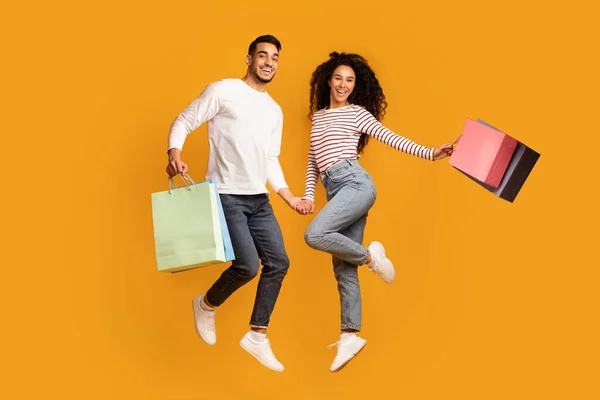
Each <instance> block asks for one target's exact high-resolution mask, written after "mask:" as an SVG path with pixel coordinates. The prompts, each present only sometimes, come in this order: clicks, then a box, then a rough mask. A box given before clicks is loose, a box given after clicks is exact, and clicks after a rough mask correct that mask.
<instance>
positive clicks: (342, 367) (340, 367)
mask: <svg viewBox="0 0 600 400" xmlns="http://www.w3.org/2000/svg"><path fill="white" fill-rule="evenodd" d="M366 345H367V342H365V344H363V347H361V348H360V349H358V351H357V352H356V354H355V355H353V356H352V357H350V358H349V359H348V361H346V362H345V363H343V364H342V365H340V366H339V367H337V369H334V370H333V371H331V372H340V371H341V370H342V369H344V367H345V366H346V365H348V363H349V362H350V361H352V360H354V359H355V358H356V356H357V355H358V354H359V353H360V352H361V351H362V349H364V348H365V346H366Z"/></svg>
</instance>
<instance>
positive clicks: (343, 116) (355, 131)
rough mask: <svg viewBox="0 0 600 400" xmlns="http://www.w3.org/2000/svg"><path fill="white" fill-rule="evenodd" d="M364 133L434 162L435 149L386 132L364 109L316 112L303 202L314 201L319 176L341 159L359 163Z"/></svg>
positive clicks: (354, 106)
mask: <svg viewBox="0 0 600 400" xmlns="http://www.w3.org/2000/svg"><path fill="white" fill-rule="evenodd" d="M361 133H365V134H367V135H369V136H371V137H373V138H375V139H377V140H379V141H380V142H383V143H385V144H387V145H388V146H391V147H393V148H395V149H396V150H399V151H402V152H404V153H408V154H411V155H413V156H416V157H420V158H424V159H427V160H430V161H433V151H434V150H435V149H433V148H429V147H425V146H421V145H419V144H417V143H415V142H413V141H411V140H409V139H407V138H405V137H403V136H400V135H397V134H395V133H394V132H392V131H390V130H389V129H387V128H386V127H385V126H383V125H382V124H381V123H380V122H379V121H377V120H376V119H375V117H374V116H373V114H371V113H370V112H369V111H367V110H366V109H365V108H364V107H361V106H357V105H354V104H351V105H348V106H345V107H340V108H333V109H327V108H325V109H322V110H319V111H317V112H316V113H314V115H313V119H312V129H311V133H310V150H309V151H308V167H307V168H306V181H305V187H306V189H305V192H304V197H303V199H310V200H313V201H314V194H315V187H316V185H317V181H318V179H319V174H321V173H322V172H324V171H325V170H327V168H329V167H331V166H333V165H335V164H337V163H338V162H340V161H342V160H356V159H358V157H359V155H358V154H357V148H358V141H359V139H360V135H361Z"/></svg>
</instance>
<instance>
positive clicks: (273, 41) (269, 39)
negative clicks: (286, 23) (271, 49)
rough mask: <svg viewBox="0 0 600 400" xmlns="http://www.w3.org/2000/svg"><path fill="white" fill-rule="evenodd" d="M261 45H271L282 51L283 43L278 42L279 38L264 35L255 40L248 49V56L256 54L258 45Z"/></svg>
mask: <svg viewBox="0 0 600 400" xmlns="http://www.w3.org/2000/svg"><path fill="white" fill-rule="evenodd" d="M259 43H271V44H272V45H274V46H275V47H277V51H281V42H279V40H277V38H276V37H275V36H273V35H262V36H259V37H257V38H256V39H254V41H253V42H252V43H250V46H249V47H248V54H254V51H256V45H257V44H259Z"/></svg>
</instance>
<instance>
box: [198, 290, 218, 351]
mask: <svg viewBox="0 0 600 400" xmlns="http://www.w3.org/2000/svg"><path fill="white" fill-rule="evenodd" d="M198 307H200V305H198ZM192 310H193V311H194V328H196V333H197V334H198V336H200V339H202V341H203V342H204V343H206V344H207V345H209V346H214V345H215V344H216V343H217V341H216V340H215V343H208V342H207V341H206V339H204V338H203V337H202V335H201V334H200V330H199V329H198V322H197V321H196V301H195V300H192Z"/></svg>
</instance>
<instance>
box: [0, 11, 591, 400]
mask: <svg viewBox="0 0 600 400" xmlns="http://www.w3.org/2000/svg"><path fill="white" fill-rule="evenodd" d="M301 3H302V5H300V4H301ZM319 3H321V2H317V1H314V0H310V1H304V2H293V3H292V2H289V4H288V3H287V2H286V3H285V4H278V3H260V2H250V3H248V2H241V1H222V2H204V1H184V0H175V1H170V2H167V3H162V4H161V5H158V4H159V3H154V2H143V1H128V2H123V3H122V2H117V1H114V0H106V1H103V2H87V3H83V2H75V1H71V2H66V1H58V2H52V3H49V2H44V3H42V2H29V3H26V4H25V3H22V4H17V3H16V2H13V3H12V4H9V5H4V6H3V12H2V15H1V16H0V22H1V23H0V30H1V32H0V33H2V36H1V37H2V39H1V40H2V49H3V50H2V54H3V61H2V66H1V67H0V68H2V74H0V79H1V80H2V103H3V104H2V107H1V112H2V137H3V142H4V152H3V153H4V158H3V166H4V170H5V175H4V178H5V179H4V184H3V185H2V186H3V189H2V207H1V210H2V221H3V222H2V224H3V225H2V226H3V228H4V229H3V230H2V231H3V240H2V248H3V250H2V255H3V257H2V266H3V276H2V279H1V285H2V287H1V288H0V289H1V290H0V296H2V298H1V299H0V300H1V301H0V304H1V307H2V308H1V310H0V311H1V312H2V313H1V314H0V315H2V319H3V324H2V325H3V328H2V333H1V335H2V340H1V343H2V353H1V354H2V365H3V369H4V371H3V373H2V374H1V376H2V378H1V379H2V384H1V385H0V396H1V397H3V398H7V399H9V398H10V399H13V398H14V399H16V398H23V399H25V398H26V399H42V398H56V399H67V398H69V399H71V398H72V399H215V398H218V399H238V398H247V397H248V396H253V397H257V398H263V399H296V398H297V399H328V398H347V399H359V398H360V399H362V398H366V396H372V397H374V398H385V399H388V398H402V399H411V400H420V399H462V400H466V399H596V398H599V397H600V390H599V389H598V385H597V379H598V372H599V367H598V359H599V358H600V352H599V345H598V337H599V333H600V332H599V329H598V322H597V320H598V306H599V305H600V302H599V296H598V278H599V272H598V264H599V263H598V261H597V246H598V228H597V227H598V223H599V222H600V221H599V218H598V211H597V204H598V197H597V188H596V182H597V180H598V166H597V162H596V159H595V158H596V157H595V156H596V150H597V149H598V146H599V145H600V141H599V139H598V133H599V132H598V121H597V115H598V98H597V95H598V93H599V89H600V87H599V86H600V85H599V82H598V71H599V70H600V65H599V63H598V56H597V53H598V52H597V47H598V39H599V36H600V35H599V30H598V28H596V27H593V25H596V24H597V20H598V10H597V8H594V7H596V6H591V4H592V3H593V2H585V3H584V2H583V1H577V0H574V1H571V2H568V3H564V4H562V5H560V6H559V5H550V4H549V3H548V2H541V1H539V2H523V1H515V0H507V1H504V2H501V3H500V2H491V3H485V2H481V1H466V0H457V1H454V2H442V1H437V2H436V1H421V2H411V3H410V4H405V3H404V2H403V3H397V2H391V1H389V2H358V1H345V2H337V3H336V2H330V3H323V4H319ZM534 3H535V4H534ZM586 3H587V4H586ZM317 4H319V5H317ZM311 24H316V25H314V27H312V25H311ZM264 33H272V34H274V35H276V36H277V37H278V38H280V40H281V41H282V43H283V50H282V52H281V59H280V65H279V72H278V73H277V76H276V78H275V80H274V81H273V83H272V84H271V85H270V86H269V87H268V90H269V92H270V93H271V95H272V96H273V97H274V98H275V99H276V100H277V101H278V102H279V103H280V105H281V106H282V108H283V111H284V116H285V122H284V139H283V148H282V157H281V164H282V166H283V169H284V172H285V174H286V178H287V180H288V183H289V184H290V185H291V187H292V189H293V191H294V192H295V193H297V194H301V192H302V191H303V181H304V169H305V164H306V152H307V149H308V135H309V129H310V123H309V121H308V119H307V117H306V114H307V112H308V90H309V86H308V80H309V78H310V74H311V72H312V71H313V69H314V68H315V67H316V65H318V64H319V63H320V62H322V61H323V60H325V59H326V58H327V55H328V53H329V52H330V51H333V50H337V51H351V52H358V53H361V54H362V55H364V56H365V57H366V58H367V59H368V60H369V61H370V63H371V64H372V66H373V68H374V69H375V71H376V72H377V74H378V77H379V78H380V81H381V83H382V86H383V88H384V90H385V93H386V95H387V98H388V101H389V108H388V115H387V116H386V118H385V119H384V123H385V125H386V126H387V127H389V128H390V129H392V130H394V131H395V132H397V133H399V134H403V135H406V136H408V137H409V138H411V139H413V140H415V141H417V142H419V143H422V144H425V145H430V146H435V145H438V144H441V143H442V142H446V141H452V140H454V139H455V138H456V137H457V136H458V135H459V134H460V131H461V129H462V126H463V124H464V120H465V118H467V117H469V118H475V119H476V118H482V119H483V120H485V121H487V122H489V123H491V124H493V125H495V126H497V127H498V128H499V129H502V130H503V131H505V132H507V133H509V134H511V135H512V136H514V137H516V138H517V139H519V140H521V141H523V142H524V143H526V144H527V145H529V146H530V147H532V148H533V149H535V150H537V151H538V152H540V153H541V155H542V156H541V158H540V160H539V161H538V164H537V165H536V167H535V169H534V170H533V172H532V174H531V175H530V177H529V179H528V181H527V182H526V184H525V186H524V188H523V190H522V191H521V193H520V195H519V197H517V200H516V202H515V203H514V204H510V203H507V202H505V201H503V200H500V199H498V198H496V197H494V196H492V195H491V194H489V193H488V192H486V191H485V190H484V189H482V188H480V187H479V186H477V185H475V184H474V183H473V182H471V181H469V180H468V179H467V178H465V177H463V176H462V175H461V174H460V173H458V172H457V171H455V170H453V168H452V167H451V166H450V165H448V164H447V163H446V162H445V161H444V162H440V163H428V162H425V161H422V160H419V159H417V158H414V157H410V156H407V155H404V154H400V153H398V152H396V151H395V150H393V149H391V148H388V147H386V146H384V145H382V144H380V143H377V142H375V141H371V142H370V144H369V146H368V147H367V149H366V155H365V156H364V158H363V159H362V164H363V166H364V167H365V168H366V169H367V170H368V171H370V173H371V174H372V176H373V177H374V179H375V182H376V185H377V188H378V200H377V202H376V205H375V207H374V208H373V210H372V212H371V213H370V217H369V222H368V224H367V231H366V238H365V241H370V240H374V239H376V240H380V241H382V242H383V243H384V245H386V247H387V249H388V254H389V256H390V258H391V259H392V260H393V261H394V263H395V265H396V268H397V278H396V282H395V283H394V284H392V285H389V286H388V285H385V284H384V283H383V282H381V281H380V279H379V278H378V277H376V276H374V275H372V274H371V273H370V272H369V271H367V270H365V269H362V270H361V273H360V274H361V275H360V277H361V282H362V290H363V297H364V320H363V322H364V329H363V333H362V335H363V336H364V337H365V338H366V339H367V340H368V345H367V347H366V348H365V351H363V352H362V353H361V354H360V355H359V356H358V357H357V358H356V360H354V361H352V362H351V363H350V364H349V365H348V367H347V368H346V369H344V370H343V371H342V372H340V373H338V374H331V373H330V372H329V370H328V369H329V365H330V364H331V361H332V360H333V357H334V355H335V354H334V353H335V350H329V351H328V350H327V349H326V345H327V344H329V343H333V342H335V341H336V340H337V338H338V335H339V331H338V329H339V302H338V295H337V290H336V284H335V279H334V277H333V273H332V271H331V269H332V268H331V266H330V261H329V256H327V255H325V254H321V253H317V252H315V251H312V250H310V249H309V248H308V247H307V246H306V245H305V244H304V242H303V238H302V234H303V232H304V230H305V228H306V226H307V225H308V223H309V221H310V218H307V217H302V216H300V215H297V214H295V213H293V212H292V211H291V210H289V209H288V208H287V206H286V205H285V204H284V203H283V202H282V201H281V199H279V198H278V197H276V196H275V197H274V199H273V206H274V208H275V212H276V214H277V216H278V218H279V221H280V223H281V225H282V228H283V234H284V238H285V240H286V246H287V249H288V252H289V255H290V259H291V261H292V265H291V269H290V272H289V274H288V276H287V278H286V280H285V282H284V287H283V291H282V294H281V296H280V300H279V302H278V304H277V308H276V310H275V313H274V315H273V319H272V324H271V327H270V332H269V336H270V338H271V341H272V343H273V347H274V350H275V352H276V354H277V356H278V357H279V358H280V360H281V361H282V362H283V363H284V364H285V367H286V370H285V372H284V373H282V374H277V373H274V372H271V371H269V370H267V369H265V368H263V367H261V366H260V365H259V364H258V363H257V362H256V361H255V360H254V359H253V358H251V357H250V356H249V355H248V354H246V353H245V352H244V351H243V350H242V349H241V348H240V347H239V345H238V341H239V339H240V337H241V336H242V335H243V334H244V333H245V331H246V330H247V329H248V326H247V323H248V319H249V315H250V311H251V308H252V301H253V298H254V291H255V288H256V281H253V282H251V283H250V284H248V285H247V286H246V287H244V288H242V289H241V290H240V291H239V292H237V293H236V294H235V295H234V296H233V297H232V298H231V299H230V300H229V301H228V302H227V303H226V305H225V306H224V307H222V309H221V310H220V311H219V314H218V316H217V329H218V338H219V339H218V343H217V345H216V346H214V347H209V346H206V345H205V344H204V343H202V341H201V340H200V339H199V338H198V336H197V334H196V332H195V330H194V327H193V318H192V311H191V299H192V298H193V297H194V296H195V295H197V294H199V293H203V292H204V291H205V290H206V288H207V287H208V285H209V284H210V283H212V282H213V281H214V279H216V278H217V276H218V275H219V274H220V272H221V270H222V266H213V267H210V268H205V269H201V270H195V271H191V272H186V273H181V274H176V275H168V274H163V273H158V272H156V265H155V258H154V244H153V230H152V220H151V202H150V193H152V192H156V191H161V190H165V189H166V188H167V180H166V175H165V173H164V167H165V166H166V155H165V150H166V140H167V133H168V129H169V126H170V124H171V122H172V121H173V119H174V118H175V116H176V115H177V113H179V112H180V111H181V110H183V108H184V107H185V106H187V105H188V104H189V103H190V102H191V101H192V100H193V99H194V98H195V97H196V96H197V95H198V94H199V93H200V91H201V90H202V89H203V88H204V86H205V85H206V84H208V83H210V82H212V81H215V80H218V79H221V78H225V77H241V76H243V74H244V72H245V64H244V57H245V55H246V49H247V46H248V44H249V43H250V41H251V40H252V39H254V38H255V37H256V36H258V35H261V34H264ZM205 133H206V127H205V126H203V127H202V128H200V129H199V130H198V131H197V132H195V133H194V134H193V135H192V136H190V138H189V140H188V141H187V143H186V146H185V148H184V152H183V156H184V160H186V161H187V162H188V163H189V165H190V168H191V171H190V174H191V176H192V177H193V178H195V179H196V180H202V179H203V174H204V171H205V165H206V154H207V144H206V135H205ZM323 192H324V191H323V189H322V187H319V189H318V193H317V195H318V199H317V206H318V207H319V208H320V207H322V206H323V204H324V197H323V195H324V194H323Z"/></svg>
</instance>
